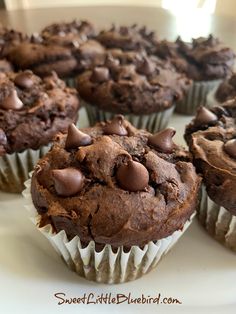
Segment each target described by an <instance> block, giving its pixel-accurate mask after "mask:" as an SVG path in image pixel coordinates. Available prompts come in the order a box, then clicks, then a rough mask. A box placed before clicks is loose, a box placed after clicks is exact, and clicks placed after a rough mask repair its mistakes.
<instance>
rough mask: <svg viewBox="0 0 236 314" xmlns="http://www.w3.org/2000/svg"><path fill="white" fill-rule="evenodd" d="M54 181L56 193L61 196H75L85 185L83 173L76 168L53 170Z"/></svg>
mask: <svg viewBox="0 0 236 314" xmlns="http://www.w3.org/2000/svg"><path fill="white" fill-rule="evenodd" d="M52 179H53V182H54V187H55V190H56V193H57V194H58V195H60V196H73V195H75V194H77V193H78V192H79V191H80V190H81V189H82V188H83V184H84V176H83V174H82V172H81V171H80V170H78V169H75V168H66V169H57V170H52Z"/></svg>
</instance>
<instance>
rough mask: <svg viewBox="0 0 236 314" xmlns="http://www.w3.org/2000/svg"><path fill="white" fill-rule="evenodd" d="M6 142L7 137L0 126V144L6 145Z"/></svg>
mask: <svg viewBox="0 0 236 314" xmlns="http://www.w3.org/2000/svg"><path fill="white" fill-rule="evenodd" d="M6 144H7V137H6V134H5V132H4V131H3V129H1V128H0V145H6Z"/></svg>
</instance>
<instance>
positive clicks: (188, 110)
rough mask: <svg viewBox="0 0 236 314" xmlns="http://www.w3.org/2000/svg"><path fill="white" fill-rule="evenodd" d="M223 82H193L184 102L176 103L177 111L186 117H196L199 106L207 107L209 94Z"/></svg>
mask: <svg viewBox="0 0 236 314" xmlns="http://www.w3.org/2000/svg"><path fill="white" fill-rule="evenodd" d="M221 82H222V80H213V81H201V82H193V84H192V85H191V86H190V88H189V90H188V92H187V95H186V96H185V97H184V98H183V100H181V101H179V102H177V103H176V108H175V111H176V112H177V113H180V114H184V115H194V114H195V113H196V111H197V108H198V107H199V106H206V102H207V94H208V93H209V91H211V90H212V89H214V88H216V87H218V86H219V84H220V83H221Z"/></svg>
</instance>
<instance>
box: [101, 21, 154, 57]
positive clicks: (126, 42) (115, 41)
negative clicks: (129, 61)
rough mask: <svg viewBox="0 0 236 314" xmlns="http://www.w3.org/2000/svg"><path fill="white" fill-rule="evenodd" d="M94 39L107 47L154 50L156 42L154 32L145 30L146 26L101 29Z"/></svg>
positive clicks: (150, 51) (149, 51)
mask: <svg viewBox="0 0 236 314" xmlns="http://www.w3.org/2000/svg"><path fill="white" fill-rule="evenodd" d="M96 39H97V40H98V41H99V42H100V43H101V44H102V45H104V46H105V47H107V48H109V49H113V48H118V49H122V50H125V51H127V50H134V51H140V50H141V51H142V50H144V51H146V52H148V53H150V54H151V53H152V52H154V48H155V44H156V42H157V37H156V34H155V33H154V32H153V31H149V30H147V28H146V27H139V26H138V25H136V24H134V25H132V26H115V25H113V26H112V27H111V28H110V29H109V30H102V31H101V32H100V33H99V34H98V35H97V37H96Z"/></svg>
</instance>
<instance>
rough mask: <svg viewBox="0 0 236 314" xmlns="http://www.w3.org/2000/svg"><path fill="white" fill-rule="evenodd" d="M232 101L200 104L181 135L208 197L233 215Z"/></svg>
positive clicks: (235, 134)
mask: <svg viewBox="0 0 236 314" xmlns="http://www.w3.org/2000/svg"><path fill="white" fill-rule="evenodd" d="M235 122H236V102H235V100H232V101H228V102H226V103H224V104H223V105H222V106H215V107H213V108H212V109H211V110H208V109H206V108H203V107H201V108H200V109H199V111H198V113H197V115H196V117H195V118H194V120H193V121H192V122H191V123H190V124H189V125H188V126H187V128H186V133H185V138H186V140H187V142H188V144H189V149H190V151H191V153H192V155H193V160H194V164H195V166H196V168H197V171H198V172H200V173H202V175H203V182H204V183H205V185H206V189H207V192H208V195H209V196H210V198H211V199H212V200H213V201H214V202H215V203H217V204H218V205H220V206H223V207H224V208H226V209H228V210H229V211H230V212H231V213H232V214H233V215H236V124H235Z"/></svg>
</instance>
